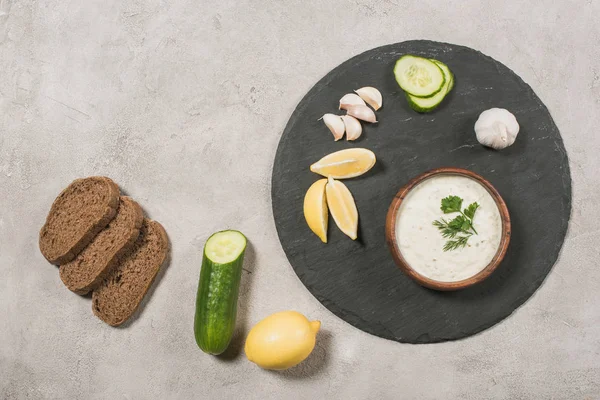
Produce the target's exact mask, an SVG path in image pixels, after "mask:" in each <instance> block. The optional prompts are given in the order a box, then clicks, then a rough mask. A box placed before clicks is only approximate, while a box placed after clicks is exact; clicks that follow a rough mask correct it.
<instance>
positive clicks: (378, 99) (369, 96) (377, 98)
mask: <svg viewBox="0 0 600 400" xmlns="http://www.w3.org/2000/svg"><path fill="white" fill-rule="evenodd" d="M355 92H356V94H358V95H359V96H360V98H361V99H363V100H364V101H366V102H367V104H368V105H370V106H371V107H373V110H375V111H377V110H379V109H380V108H381V106H383V97H382V96H381V92H380V91H379V90H377V89H375V88H374V87H371V86H365V87H363V88H360V89H358V90H355Z"/></svg>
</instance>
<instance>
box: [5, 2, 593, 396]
mask: <svg viewBox="0 0 600 400" xmlns="http://www.w3.org/2000/svg"><path fill="white" fill-rule="evenodd" d="M441 3H442V2H439V1H433V0H429V1H428V0H425V1H421V2H418V3H407V2H399V1H395V0H387V1H385V0H370V1H369V0H357V1H347V2H346V1H343V2H342V1H319V2H317V1H308V2H307V1H277V2H276V1H258V0H257V1H235V2H234V1H227V2H223V1H212V0H210V1H205V2H192V1H187V2H183V1H154V0H149V1H114V0H104V1H87V2H83V1H81V2H73V1H62V2H60V1H54V0H47V1H19V0H0V210H2V211H1V212H0V276H1V279H0V321H1V323H0V398H2V399H5V398H6V399H21V398H33V399H37V398H98V399H101V398H102V399H103V398H116V399H120V398H123V399H150V398H185V399H187V398H203V399H204V398H206V399H229V398H248V399H265V398H267V399H281V398H286V399H287V398H299V397H300V396H302V397H304V398H340V399H348V398H350V399H392V398H393V399H395V398H407V399H439V398H447V399H451V398H460V399H479V398H485V399H509V398H510V399H542V398H554V399H596V398H599V396H600V311H599V308H598V304H599V302H600V291H599V290H598V284H599V283H600V268H599V267H598V257H599V256H600V250H599V247H598V242H599V241H600V230H599V229H598V226H597V225H598V224H597V221H598V220H599V219H600V189H599V188H600V174H598V171H600V157H598V153H599V152H600V139H599V136H598V132H597V130H598V125H599V124H600V114H599V113H598V110H599V107H600V67H598V63H597V60H599V59H600V47H598V42H599V41H600V27H599V26H598V24H597V17H598V15H600V3H599V2H598V1H596V0H587V1H583V0H580V1H560V2H516V1H512V2H493V3H488V2H479V1H473V0H465V1H460V2H446V4H445V5H442V4H441ZM414 38H424V39H432V40H441V41H446V42H451V43H458V44H463V45H466V46H469V47H473V48H475V49H479V50H481V51H483V52H484V53H486V54H488V55H490V56H492V57H494V58H495V59H497V60H499V61H501V62H503V63H504V64H506V65H507V66H509V67H510V68H511V69H513V70H514V71H515V72H516V73H517V74H519V75H520V76H521V77H522V78H523V79H524V80H525V81H526V82H528V83H529V84H530V85H531V86H532V87H533V89H534V90H535V91H536V93H537V94H538V95H539V96H540V98H541V99H542V101H544V103H545V104H546V105H547V106H548V108H549V109H550V112H551V113H552V115H553V117H554V119H555V121H556V124H557V125H558V127H559V129H560V130H561V133H562V135H563V138H564V141H565V146H566V148H567V151H568V153H569V157H570V163H571V174H572V178H573V202H574V203H573V214H572V219H571V225H570V230H569V232H568V235H567V240H566V242H565V246H564V248H563V251H562V254H561V256H560V258H559V261H558V263H557V265H556V266H555V268H554V269H553V271H552V273H551V274H550V276H549V277H548V279H547V280H546V281H545V283H544V284H543V286H542V287H541V288H540V290H538V292H537V293H536V294H535V295H534V296H533V297H532V298H531V299H530V300H529V301H528V302H527V303H526V304H525V305H524V306H523V307H521V308H520V309H519V310H517V312H516V313H515V314H514V315H512V316H511V317H509V318H508V319H506V320H505V321H503V322H502V323H501V324H498V325H497V326H495V327H493V328H491V329H489V330H487V331H485V332H483V333H481V334H479V335H477V336H474V337H471V338H468V339H466V340H462V341H458V342H451V343H444V344H434V345H418V346H415V345H405V344H399V343H395V342H391V341H387V340H384V339H379V338H376V337H373V336H370V335H368V334H366V333H363V332H361V331H359V330H357V329H355V328H353V327H351V326H350V325H348V324H346V323H345V322H343V321H341V320H339V319H338V318H337V317H335V316H333V315H332V314H331V313H329V312H328V311H327V310H325V309H324V308H323V307H322V306H321V305H320V304H319V303H318V302H317V300H315V299H314V298H313V297H312V296H311V295H310V293H309V292H308V291H307V290H306V289H305V288H304V287H303V286H302V284H301V283H300V281H299V280H298V279H297V278H296V276H295V274H294V272H293V271H292V269H291V267H290V266H289V264H288V262H287V260H286V258H285V255H284V253H283V251H282V249H281V247H280V244H279V242H278V240H277V234H276V232H275V226H274V223H273V220H272V216H271V204H270V172H271V167H272V163H273V159H274V155H275V150H276V146H277V142H278V140H279V135H280V133H281V131H282V130H283V128H284V126H285V123H286V121H287V119H288V118H289V115H290V114H291V112H292V110H293V109H294V107H295V105H296V104H297V103H298V101H299V100H300V98H301V97H302V96H303V95H304V94H305V93H306V91H307V90H308V89H309V88H310V87H311V86H312V85H313V84H314V83H315V82H316V81H317V80H318V79H320V78H321V77H322V76H323V75H324V74H325V73H327V72H328V71H329V70H330V69H331V68H333V67H335V66H336V65H338V64H339V63H341V62H343V61H344V60H346V59H347V58H349V57H351V56H353V55H355V54H358V53H360V52H362V51H364V50H367V49H369V48H372V47H376V46H379V45H381V44H385V43H391V42H398V41H402V40H407V39H414ZM91 174H106V175H109V176H111V177H112V178H114V179H115V180H116V181H117V182H118V183H119V184H120V185H121V186H122V187H123V188H124V190H125V191H126V192H127V193H128V194H130V195H132V196H134V197H135V198H136V199H137V200H138V201H139V202H140V203H141V204H142V205H143V206H144V208H145V210H146V211H147V213H148V214H149V215H150V216H151V217H152V218H155V219H157V220H158V221H160V222H162V223H163V224H164V226H165V228H166V229H167V231H168V233H169V235H170V238H171V241H172V244H173V257H172V261H171V264H170V266H169V267H168V268H167V269H166V271H165V273H164V274H163V275H162V277H161V279H160V281H159V282H158V285H156V287H155V290H153V293H152V296H151V298H150V299H149V301H147V302H146V303H145V306H144V309H143V312H142V313H141V314H140V315H139V318H138V319H136V320H134V321H133V322H132V323H131V324H129V325H128V326H127V327H125V328H121V329H114V328H110V327H108V326H106V325H104V324H103V323H102V322H100V321H99V320H98V319H96V318H95V317H94V316H93V315H92V313H91V309H90V301H89V299H87V298H82V297H79V296H77V295H75V294H72V293H70V292H69V291H68V290H66V289H65V288H64V287H63V286H62V283H61V282H60V279H59V277H58V274H57V271H56V268H55V267H53V266H51V265H49V264H47V263H46V262H45V261H44V259H43V257H42V256H41V255H40V253H39V251H38V249H37V231H38V229H39V228H40V227H41V225H42V223H43V218H44V217H45V214H46V212H47V210H48V207H49V205H50V202H51V201H52V200H53V198H54V197H55V196H56V194H57V193H58V192H59V190H60V189H61V188H62V187H64V186H65V185H66V184H67V183H68V182H70V181H71V180H72V179H74V178H76V177H80V176H86V175H91ZM545 211H546V212H551V210H545ZM225 227H235V228H238V229H240V230H242V231H244V232H245V233H246V234H247V236H248V237H249V239H250V240H251V242H252V247H251V249H250V251H249V254H248V256H247V257H248V261H249V262H248V263H247V265H246V268H247V269H248V270H249V271H250V272H248V273H246V274H245V276H244V277H243V279H244V283H243V287H242V290H241V299H240V324H239V328H240V331H247V329H249V327H250V326H251V325H252V324H253V323H255V322H257V321H258V320H260V319H261V318H263V317H264V316H266V315H267V314H270V313H271V312H274V311H278V310H282V309H296V310H299V311H301V312H303V313H305V314H306V315H308V316H309V317H311V318H316V319H320V320H321V321H322V322H323V332H322V334H321V335H320V337H319V343H318V347H317V349H316V350H315V352H314V354H313V355H312V356H311V358H310V359H309V360H307V361H306V362H305V363H304V364H302V365H301V366H300V367H299V368H297V369H295V370H291V371H288V372H286V373H272V372H267V371H262V370H260V369H258V368H257V367H256V366H254V365H253V364H251V363H249V362H248V361H247V360H246V359H245V357H244V356H243V355H238V356H237V357H236V354H235V350H237V349H239V347H240V340H239V339H238V340H237V341H236V343H235V345H234V346H233V349H232V350H233V351H232V352H231V353H230V354H229V356H228V357H224V358H215V357H211V356H208V355H205V354H203V353H202V352H201V351H199V350H198V349H197V347H196V344H195V342H194V338H193V334H192V321H193V314H194V313H193V311H194V310H193V308H194V297H195V291H196V285H197V276H198V272H199V267H200V260H201V257H200V254H201V248H202V246H203V243H204V241H205V239H206V238H207V237H208V235H209V234H210V233H211V232H213V231H215V230H217V229H220V228H225Z"/></svg>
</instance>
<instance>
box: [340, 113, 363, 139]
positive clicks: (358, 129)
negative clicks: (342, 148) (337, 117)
mask: <svg viewBox="0 0 600 400" xmlns="http://www.w3.org/2000/svg"><path fill="white" fill-rule="evenodd" d="M341 118H342V121H344V126H345V127H346V140H356V139H358V138H359V137H360V135H362V125H361V124H360V121H359V120H357V119H356V118H354V117H353V116H351V115H342V117H341Z"/></svg>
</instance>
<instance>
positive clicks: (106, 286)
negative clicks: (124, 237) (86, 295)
mask: <svg viewBox="0 0 600 400" xmlns="http://www.w3.org/2000/svg"><path fill="white" fill-rule="evenodd" d="M168 252H169V240H168V239H167V233H166V232H165V230H164V228H163V227H162V225H161V224H159V223H158V222H156V221H152V220H149V219H147V218H144V224H143V225H142V229H141V230H140V236H139V238H138V240H137V241H136V242H135V246H134V248H133V249H132V250H131V252H130V253H129V254H128V255H127V256H126V257H125V258H123V259H122V261H121V263H120V264H119V265H118V266H117V267H116V268H115V269H113V270H112V271H111V273H110V274H109V275H108V276H107V277H106V279H104V281H103V282H102V284H101V285H100V286H99V287H98V288H97V289H96V290H94V293H93V294H92V310H93V311H94V314H96V316H97V317H98V318H100V319H101V320H102V321H104V322H106V323H107V324H109V325H112V326H118V325H121V324H122V323H123V322H125V321H127V320H128V319H129V317H131V315H133V313H134V312H135V310H136V309H137V308H138V306H139V305H140V303H141V302H142V299H143V298H144V296H145V295H146V292H147V291H148V289H149V288H150V286H151V285H152V282H153V281H154V278H155V277H156V274H158V270H159V269H160V267H161V266H162V264H163V263H164V262H165V259H166V258H167V254H168Z"/></svg>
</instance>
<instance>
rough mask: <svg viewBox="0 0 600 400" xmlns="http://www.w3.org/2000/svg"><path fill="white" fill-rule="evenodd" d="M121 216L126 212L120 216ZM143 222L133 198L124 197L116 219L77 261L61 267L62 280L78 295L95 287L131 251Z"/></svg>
mask: <svg viewBox="0 0 600 400" xmlns="http://www.w3.org/2000/svg"><path fill="white" fill-rule="evenodd" d="M119 213H127V214H123V215H121V218H120V216H119ZM143 220H144V213H143V211H142V208H141V207H140V206H139V204H138V203H136V202H135V201H134V200H133V199H132V198H130V197H127V196H121V199H120V205H119V208H118V211H117V216H116V217H115V218H114V219H113V220H112V221H111V222H110V223H109V224H108V226H107V227H106V228H105V229H104V230H103V231H102V232H100V233H99V234H98V235H97V236H96V237H95V238H94V239H93V240H92V242H91V243H90V244H89V245H88V247H86V248H85V249H84V250H83V251H82V252H81V253H80V254H79V255H78V256H77V257H76V258H75V259H74V260H72V261H71V262H69V263H66V264H63V265H61V266H60V270H59V271H60V278H61V280H62V281H63V283H64V284H65V286H67V288H69V290H71V291H73V292H75V293H77V294H86V293H88V292H90V291H91V290H93V289H94V288H96V287H97V286H98V285H100V283H101V282H102V280H103V279H104V278H105V277H106V275H107V274H108V273H109V272H110V271H111V270H112V269H113V268H114V267H116V266H117V265H118V264H119V262H120V260H121V259H122V258H123V257H124V256H125V255H126V254H127V252H129V250H131V248H132V247H133V245H134V244H135V241H136V240H137V238H138V236H139V234H140V228H141V227H142V222H143Z"/></svg>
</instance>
